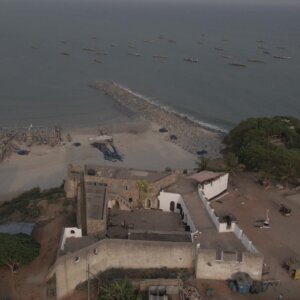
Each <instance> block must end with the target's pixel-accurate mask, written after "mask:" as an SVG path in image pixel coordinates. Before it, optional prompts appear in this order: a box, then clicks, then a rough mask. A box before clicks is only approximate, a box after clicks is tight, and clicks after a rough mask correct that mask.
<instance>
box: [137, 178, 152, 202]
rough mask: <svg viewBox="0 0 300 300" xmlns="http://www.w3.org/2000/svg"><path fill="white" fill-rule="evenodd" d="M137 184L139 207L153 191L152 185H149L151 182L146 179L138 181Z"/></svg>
mask: <svg viewBox="0 0 300 300" xmlns="http://www.w3.org/2000/svg"><path fill="white" fill-rule="evenodd" d="M136 185H137V188H138V190H139V199H138V207H139V208H142V207H143V204H144V202H145V200H146V198H147V196H148V195H149V193H150V192H151V187H150V186H149V183H148V182H146V181H144V180H140V181H138V182H137V183H136Z"/></svg>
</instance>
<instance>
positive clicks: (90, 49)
mask: <svg viewBox="0 0 300 300" xmlns="http://www.w3.org/2000/svg"><path fill="white" fill-rule="evenodd" d="M82 50H83V51H90V52H96V51H97V49H95V48H82Z"/></svg>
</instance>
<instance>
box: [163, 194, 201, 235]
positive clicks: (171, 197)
mask: <svg viewBox="0 0 300 300" xmlns="http://www.w3.org/2000/svg"><path fill="white" fill-rule="evenodd" d="M158 200H159V202H160V209H161V210H163V211H168V212H169V211H170V203H171V202H172V201H173V202H174V203H175V210H174V212H176V213H179V212H180V210H179V209H177V203H179V204H180V205H181V207H182V211H183V213H184V218H183V222H185V223H187V225H189V226H190V229H191V232H195V231H196V227H195V225H194V222H193V220H192V217H191V215H190V212H189V211H188V209H187V207H186V205H185V203H184V199H183V198H182V196H181V195H180V194H177V193H167V192H164V191H162V192H160V194H159V196H158Z"/></svg>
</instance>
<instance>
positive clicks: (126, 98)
mask: <svg viewBox="0 0 300 300" xmlns="http://www.w3.org/2000/svg"><path fill="white" fill-rule="evenodd" d="M89 86H90V87H92V88H95V89H98V90H100V91H102V92H103V93H104V94H105V95H108V96H110V97H111V98H113V99H114V100H115V101H116V102H117V104H118V106H119V107H120V108H124V110H125V112H127V111H128V110H129V111H131V112H132V113H133V114H132V115H133V116H134V117H138V118H140V119H143V120H146V121H149V122H151V123H152V124H153V125H156V126H154V127H156V128H159V127H164V128H166V129H167V131H166V132H164V133H162V134H163V135H164V136H165V138H166V139H169V140H170V141H171V142H173V143H175V144H178V145H179V146H181V147H182V148H184V149H185V150H187V151H189V152H191V153H194V154H196V153H197V152H198V151H201V150H206V151H207V152H208V154H207V156H208V157H212V158H214V157H219V156H220V150H221V149H222V139H223V137H224V133H222V132H219V131H217V130H212V129H209V128H206V127H204V126H202V125H201V124H200V123H197V122H196V121H193V120H191V119H190V118H188V117H186V116H182V115H180V114H178V113H175V112H173V111H172V110H170V109H168V108H167V107H162V106H160V105H158V104H156V103H153V102H151V101H150V100H148V99H146V98H144V97H142V96H141V95H138V94H136V93H134V92H133V91H131V90H130V89H128V88H126V87H123V86H121V85H119V84H117V83H115V82H110V81H103V80H97V81H93V82H91V83H90V84H89ZM171 136H173V137H174V136H176V139H171V138H170V137H171Z"/></svg>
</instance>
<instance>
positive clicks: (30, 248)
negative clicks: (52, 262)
mask: <svg viewBox="0 0 300 300" xmlns="http://www.w3.org/2000/svg"><path fill="white" fill-rule="evenodd" d="M39 253H40V244H39V243H38V242H36V241H35V240H34V239H33V238H32V237H31V236H29V235H26V234H8V233H0V266H4V265H7V266H9V267H10V268H11V270H12V271H15V270H16V269H18V267H19V266H25V265H28V264H29V263H30V262H31V261H33V260H34V259H35V258H36V257H37V256H38V255H39Z"/></svg>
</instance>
